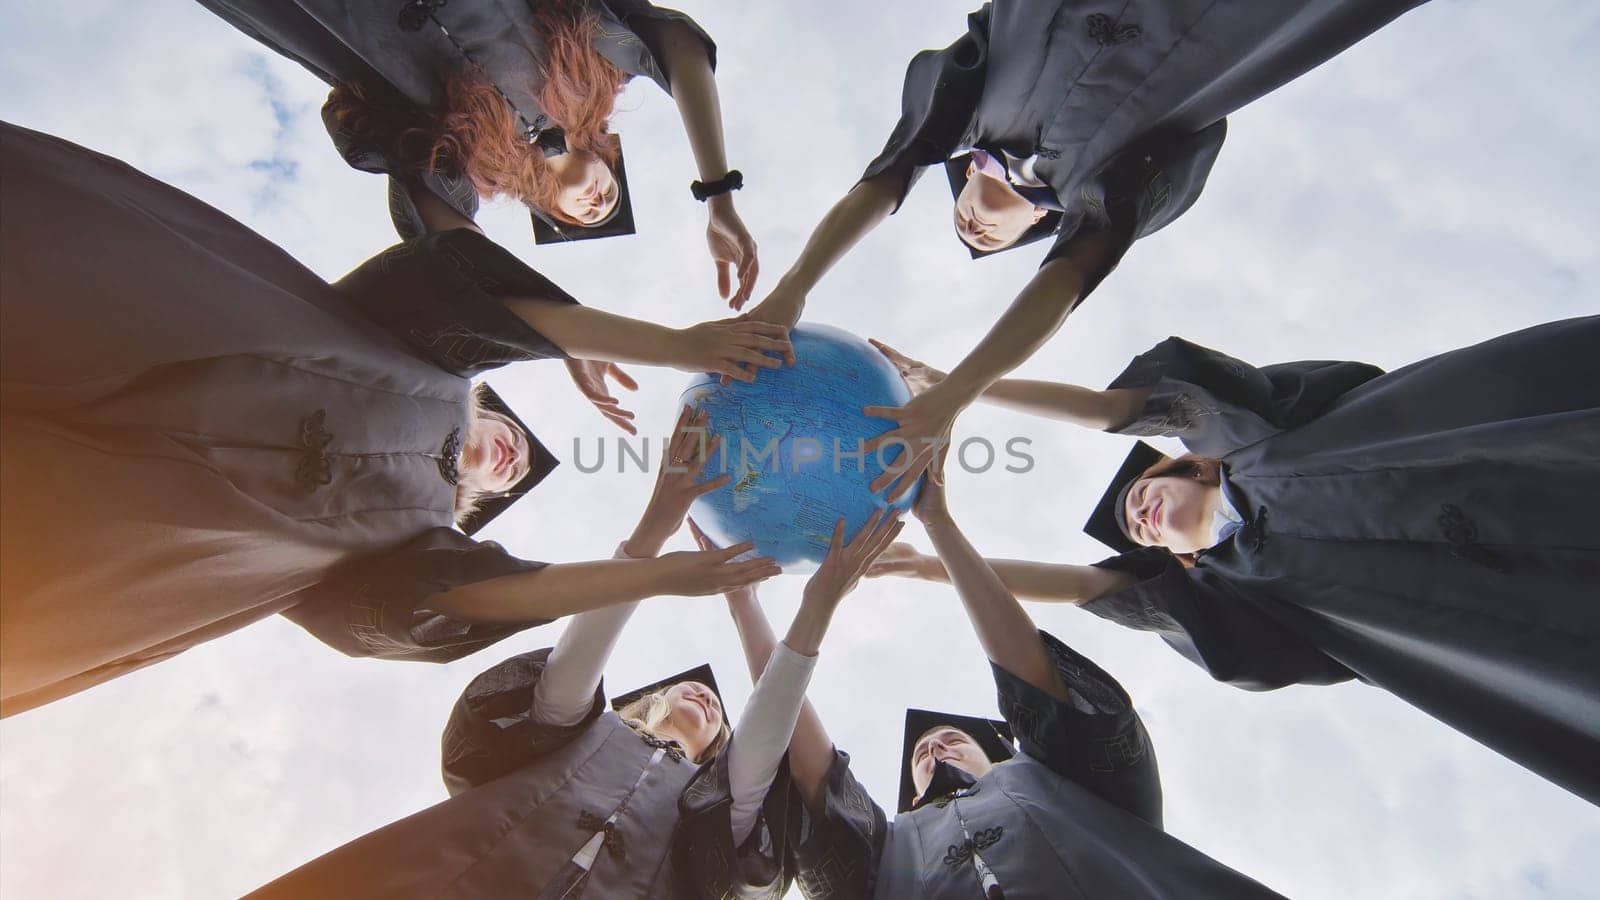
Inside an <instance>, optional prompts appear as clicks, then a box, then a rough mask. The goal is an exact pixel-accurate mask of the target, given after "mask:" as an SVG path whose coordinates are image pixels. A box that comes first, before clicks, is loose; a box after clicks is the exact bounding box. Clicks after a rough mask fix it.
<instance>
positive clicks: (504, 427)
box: [458, 410, 532, 494]
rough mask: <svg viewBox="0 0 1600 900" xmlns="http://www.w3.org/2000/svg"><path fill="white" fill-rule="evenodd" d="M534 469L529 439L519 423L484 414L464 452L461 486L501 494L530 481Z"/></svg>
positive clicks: (468, 440) (477, 421) (474, 427)
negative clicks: (523, 480)
mask: <svg viewBox="0 0 1600 900" xmlns="http://www.w3.org/2000/svg"><path fill="white" fill-rule="evenodd" d="M531 465H532V454H530V453H529V452H528V436H527V435H526V434H524V433H523V432H522V429H520V428H518V427H517V426H516V423H514V422H512V421H511V420H510V419H508V418H506V417H505V416H502V415H501V414H499V413H497V412H492V411H490V410H480V411H479V412H478V417H477V418H476V419H475V420H474V421H473V423H472V429H471V431H470V433H469V434H468V435H467V441H466V444H465V445H464V446H463V447H462V448H461V462H460V465H459V467H458V468H459V470H460V473H461V479H460V480H461V484H470V485H471V487H472V488H473V489H475V490H478V491H482V492H484V493H490V494H497V493H502V492H504V491H507V490H510V489H511V488H512V487H514V486H515V485H516V484H517V482H519V481H521V480H522V479H523V478H525V477H527V474H528V469H529V467H530V466H531Z"/></svg>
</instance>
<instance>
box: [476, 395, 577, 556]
mask: <svg viewBox="0 0 1600 900" xmlns="http://www.w3.org/2000/svg"><path fill="white" fill-rule="evenodd" d="M478 390H480V391H482V392H483V396H482V401H481V402H482V403H483V408H484V409H487V410H491V411H493V412H497V413H499V414H501V415H502V416H505V417H506V418H508V419H510V420H511V421H512V422H514V423H516V426H517V427H518V428H520V429H521V430H522V436H523V437H525V438H527V439H528V455H529V457H530V458H529V460H528V474H526V475H524V476H522V480H521V481H519V482H517V483H516V484H514V485H512V486H511V487H510V489H508V490H506V491H504V492H503V493H499V494H493V495H489V496H485V497H484V498H483V499H482V500H480V501H478V508H477V509H475V510H473V511H472V514H471V515H469V516H467V517H466V518H465V519H463V520H462V521H461V523H460V527H461V530H462V531H464V532H466V533H467V534H477V533H478V531H480V530H481V529H482V528H483V526H485V525H487V524H489V522H490V521H491V520H492V519H494V517H495V516H498V515H500V514H501V513H503V512H505V511H506V509H507V508H508V507H509V506H511V504H513V503H515V502H517V500H518V499H520V498H521V497H522V495H523V494H526V493H527V492H529V491H531V490H533V487H534V485H536V484H538V483H539V482H541V481H543V480H544V477H545V476H546V475H549V474H550V471H551V470H552V469H554V468H555V467H556V466H559V465H561V460H559V459H556V457H555V454H554V453H551V452H550V451H549V450H547V449H546V448H545V446H544V445H543V444H541V443H539V439H538V438H536V437H534V436H533V431H532V429H530V428H528V426H527V423H525V422H523V421H522V419H521V418H519V417H518V416H517V414H516V413H514V412H512V411H511V407H509V406H507V405H506V402H505V401H504V400H502V399H501V398H500V395H499V394H497V393H495V392H494V390H493V389H492V388H490V387H489V386H488V385H487V384H485V385H482V386H480V387H479V388H478Z"/></svg>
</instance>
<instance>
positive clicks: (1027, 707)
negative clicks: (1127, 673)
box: [991, 631, 1161, 828]
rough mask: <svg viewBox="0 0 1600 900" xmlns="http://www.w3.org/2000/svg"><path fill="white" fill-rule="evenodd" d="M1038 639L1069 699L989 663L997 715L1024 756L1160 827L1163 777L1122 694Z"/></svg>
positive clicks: (1070, 653)
mask: <svg viewBox="0 0 1600 900" xmlns="http://www.w3.org/2000/svg"><path fill="white" fill-rule="evenodd" d="M1039 639H1040V640H1041V641H1043V642H1044V646H1045V651H1046V652H1047V653H1048V654H1049V655H1050V659H1051V661H1052V662H1053V663H1054V664H1055V667H1056V672H1057V673H1058V674H1059V675H1060V676H1061V682H1062V684H1064V685H1066V687H1067V692H1068V697H1067V699H1065V700H1057V699H1056V698H1055V697H1052V696H1050V694H1048V693H1046V692H1045V691H1043V690H1041V689H1039V688H1037V687H1035V686H1034V685H1032V684H1029V683H1028V682H1026V681H1024V680H1022V679H1021V678H1018V677H1017V676H1015V675H1013V674H1011V673H1010V672H1008V671H1006V670H1005V669H1003V668H1001V667H1000V666H998V665H993V664H992V663H991V666H992V667H993V669H994V681H995V688H996V691H997V693H998V694H999V699H1000V714H1001V715H1002V716H1003V717H1005V720H1006V724H1008V725H1010V726H1011V731H1012V733H1013V734H1015V735H1016V736H1017V742H1018V744H1019V746H1020V747H1021V748H1022V752H1023V753H1026V754H1027V755H1028V756H1030V757H1032V758H1033V759H1035V760H1038V761H1039V762H1041V763H1044V764H1045V765H1046V766H1048V767H1050V769H1051V770H1052V771H1054V772H1055V773H1056V774H1058V775H1060V776H1061V777H1063V778H1066V779H1068V780H1069V781H1073V782H1076V783H1077V784H1079V785H1080V786H1082V787H1084V788H1087V789H1088V790H1089V791H1090V792H1092V793H1093V794H1095V795H1096V796H1098V797H1100V798H1101V799H1102V800H1105V801H1107V802H1109V803H1112V804H1114V805H1116V806H1118V807H1121V808H1122V809H1125V810H1127V811H1128V812H1130V813H1132V814H1134V815H1135V816H1138V817H1139V818H1141V819H1143V820H1145V821H1146V822H1149V823H1150V824H1151V825H1154V826H1155V827H1157V828H1160V827H1161V775H1160V773H1159V771H1158V770H1157V768H1156V757H1155V751H1154V750H1153V749H1152V748H1151V746H1150V736H1149V735H1148V734H1147V733H1146V732H1145V729H1144V723H1143V722H1142V721H1140V719H1139V714H1138V713H1137V712H1136V711H1134V708H1133V701H1132V700H1130V699H1129V698H1128V693H1127V691H1125V690H1123V689H1122V685H1120V684H1118V683H1117V680H1116V679H1115V678H1112V677H1111V676H1110V675H1109V674H1107V673H1106V671H1105V670H1103V669H1101V668H1100V667H1099V666H1097V665H1095V664H1094V663H1093V662H1090V661H1089V660H1088V659H1086V658H1085V657H1083V656H1082V655H1080V654H1079V653H1077V651H1075V650H1073V649H1072V648H1070V647H1068V646H1067V645H1065V644H1063V643H1061V642H1060V641H1059V640H1056V638H1055V637H1053V636H1051V635H1049V634H1047V633H1045V632H1043V631H1041V632H1039Z"/></svg>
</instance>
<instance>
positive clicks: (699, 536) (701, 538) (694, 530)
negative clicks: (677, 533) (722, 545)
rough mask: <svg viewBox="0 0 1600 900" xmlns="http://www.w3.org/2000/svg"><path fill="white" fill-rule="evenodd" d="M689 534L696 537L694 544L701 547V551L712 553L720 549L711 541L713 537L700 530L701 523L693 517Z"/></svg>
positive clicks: (690, 519) (690, 518)
mask: <svg viewBox="0 0 1600 900" xmlns="http://www.w3.org/2000/svg"><path fill="white" fill-rule="evenodd" d="M689 533H690V534H692V535H694V542H695V543H696V544H699V545H700V549H701V550H705V551H707V552H711V551H715V550H717V549H719V548H718V547H717V545H716V543H715V542H714V541H712V540H711V537H710V536H709V535H707V534H706V533H705V531H704V530H702V529H701V528H700V523H699V522H696V521H695V520H694V517H693V516H690V517H689Z"/></svg>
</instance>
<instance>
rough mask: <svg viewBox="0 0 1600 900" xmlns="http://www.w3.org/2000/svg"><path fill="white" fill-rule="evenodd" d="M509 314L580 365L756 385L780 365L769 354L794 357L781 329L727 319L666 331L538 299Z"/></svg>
mask: <svg viewBox="0 0 1600 900" xmlns="http://www.w3.org/2000/svg"><path fill="white" fill-rule="evenodd" d="M504 302H505V304H506V308H507V309H509V310H511V311H512V312H513V313H515V314H516V315H517V316H519V317H520V318H521V319H522V320H523V321H524V322H527V323H528V324H529V325H530V326H532V327H533V328H534V330H536V331H538V332H539V333H540V334H542V335H544V336H545V337H546V338H548V339H549V340H550V342H551V343H553V344H555V345H556V346H557V347H560V348H561V350H562V352H564V353H566V354H567V355H568V356H570V357H573V358H576V359H589V360H601V361H604V362H615V363H638V364H640V365H646V366H666V367H669V368H674V369H679V370H682V371H685V372H712V373H715V374H719V375H723V376H726V377H729V378H733V379H737V380H739V381H754V380H755V378H756V370H757V369H774V368H777V367H778V366H780V365H781V363H780V362H779V361H778V359H777V358H776V357H773V356H768V355H767V353H766V352H765V351H768V350H771V351H773V352H776V353H792V352H793V350H792V348H790V346H789V340H788V338H787V337H786V336H785V334H786V332H785V330H784V329H783V328H780V327H778V326H776V325H770V324H767V323H765V322H747V321H743V320H740V319H723V320H720V321H715V322H701V323H700V324H698V325H691V326H690V327H688V328H668V327H666V326H664V325H657V324H656V323H654V322H646V321H644V320H642V319H630V318H628V317H627V316H619V315H615V314H613V313H608V312H606V311H604V310H600V309H595V308H594V307H592V306H580V305H578V304H576V303H564V302H561V301H559V300H549V299H545V298H540V297H519V298H512V299H508V300H506V301H504Z"/></svg>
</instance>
